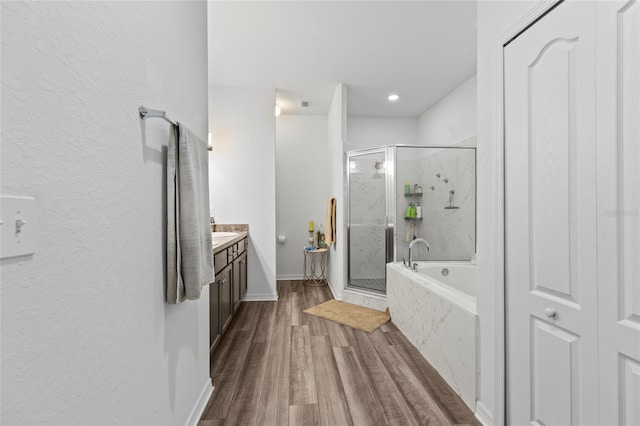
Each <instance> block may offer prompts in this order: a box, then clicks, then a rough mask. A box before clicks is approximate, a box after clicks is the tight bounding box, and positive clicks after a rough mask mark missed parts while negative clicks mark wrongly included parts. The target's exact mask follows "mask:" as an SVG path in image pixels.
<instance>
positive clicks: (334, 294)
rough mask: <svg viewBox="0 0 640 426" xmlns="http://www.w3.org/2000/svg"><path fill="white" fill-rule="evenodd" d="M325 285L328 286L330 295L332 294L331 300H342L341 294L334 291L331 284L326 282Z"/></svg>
mask: <svg viewBox="0 0 640 426" xmlns="http://www.w3.org/2000/svg"><path fill="white" fill-rule="evenodd" d="M327 284H329V290H331V294H333V298H334V299H336V300H342V292H339V291H335V289H334V288H333V285H331V282H330V281H329V280H327Z"/></svg>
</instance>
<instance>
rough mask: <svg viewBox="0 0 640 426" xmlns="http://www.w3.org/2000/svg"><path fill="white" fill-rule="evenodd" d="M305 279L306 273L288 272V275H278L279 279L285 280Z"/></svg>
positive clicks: (277, 278)
mask: <svg viewBox="0 0 640 426" xmlns="http://www.w3.org/2000/svg"><path fill="white" fill-rule="evenodd" d="M302 279H304V275H302V274H288V275H278V276H277V277H276V280H277V281H285V280H296V281H297V280H302Z"/></svg>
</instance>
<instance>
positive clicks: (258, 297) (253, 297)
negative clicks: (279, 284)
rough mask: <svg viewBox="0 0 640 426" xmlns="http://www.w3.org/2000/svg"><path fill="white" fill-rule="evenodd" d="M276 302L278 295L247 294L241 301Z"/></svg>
mask: <svg viewBox="0 0 640 426" xmlns="http://www.w3.org/2000/svg"><path fill="white" fill-rule="evenodd" d="M277 300H278V293H264V294H260V293H254V294H249V293H247V294H246V295H245V296H244V298H243V299H242V301H243V302H273V301H277Z"/></svg>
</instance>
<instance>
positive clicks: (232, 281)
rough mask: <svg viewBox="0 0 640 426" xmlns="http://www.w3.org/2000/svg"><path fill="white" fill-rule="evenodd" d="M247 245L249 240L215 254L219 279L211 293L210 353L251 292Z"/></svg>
mask: <svg viewBox="0 0 640 426" xmlns="http://www.w3.org/2000/svg"><path fill="white" fill-rule="evenodd" d="M247 245H248V239H247V238H246V237H245V238H243V239H241V240H240V241H238V242H235V243H233V244H231V245H230V246H229V247H226V248H224V249H221V250H218V251H216V252H215V253H214V263H215V268H216V278H215V281H214V283H213V284H211V288H210V292H209V327H210V329H209V333H210V339H209V343H210V352H211V353H213V350H214V349H215V347H216V345H217V344H218V341H219V340H220V338H221V337H222V335H223V334H224V332H225V331H226V330H227V328H228V327H229V324H231V320H232V319H233V314H234V313H235V312H236V311H237V310H238V308H239V307H240V303H241V302H242V298H243V297H244V295H245V294H246V292H247Z"/></svg>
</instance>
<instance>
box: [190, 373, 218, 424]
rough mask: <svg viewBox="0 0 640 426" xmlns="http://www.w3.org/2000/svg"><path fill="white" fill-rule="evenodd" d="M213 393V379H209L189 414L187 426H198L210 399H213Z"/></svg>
mask: <svg viewBox="0 0 640 426" xmlns="http://www.w3.org/2000/svg"><path fill="white" fill-rule="evenodd" d="M212 393H213V385H212V384H211V379H209V378H207V381H206V383H205V384H204V387H203V388H202V391H201V392H200V396H198V399H197V400H196V403H195V405H194V406H193V409H192V410H191V413H190V414H189V418H187V422H186V423H185V425H186V426H198V422H199V421H200V417H202V413H204V409H205V407H206V406H207V402H209V398H211V394H212Z"/></svg>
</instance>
